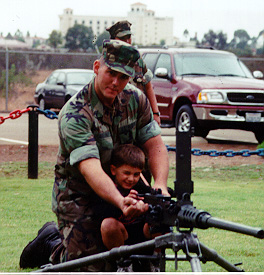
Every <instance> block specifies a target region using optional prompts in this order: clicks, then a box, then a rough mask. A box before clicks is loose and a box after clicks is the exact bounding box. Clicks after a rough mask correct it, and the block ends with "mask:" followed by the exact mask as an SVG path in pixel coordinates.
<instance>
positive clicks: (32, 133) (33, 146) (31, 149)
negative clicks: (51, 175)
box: [28, 110, 38, 179]
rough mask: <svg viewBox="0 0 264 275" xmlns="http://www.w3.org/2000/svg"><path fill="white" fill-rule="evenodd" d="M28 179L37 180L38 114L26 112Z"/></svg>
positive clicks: (33, 111)
mask: <svg viewBox="0 0 264 275" xmlns="http://www.w3.org/2000/svg"><path fill="white" fill-rule="evenodd" d="M28 178H29V179H37V178H38V112H36V111H35V110H32V111H29V112H28Z"/></svg>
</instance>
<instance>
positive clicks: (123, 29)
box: [106, 20, 153, 92]
mask: <svg viewBox="0 0 264 275" xmlns="http://www.w3.org/2000/svg"><path fill="white" fill-rule="evenodd" d="M131 25H132V24H131V23H130V22H128V21H127V20H123V21H118V22H116V23H115V24H114V25H112V26H111V27H109V28H107V29H106V30H107V31H108V32H109V33H110V37H111V39H115V38H119V39H121V40H122V37H124V36H127V35H131V34H132V32H131V29H130V26H131ZM134 69H135V76H134V78H132V79H131V80H130V83H131V84H133V85H135V86H136V87H137V88H139V89H140V90H141V91H143V92H145V85H146V84H148V83H149V82H150V81H151V79H152V78H153V74H152V72H151V70H149V69H148V68H147V66H146V64H145V62H144V61H143V59H142V58H139V59H138V61H137V62H136V63H135V66H134Z"/></svg>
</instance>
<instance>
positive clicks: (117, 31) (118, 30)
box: [106, 20, 132, 39]
mask: <svg viewBox="0 0 264 275" xmlns="http://www.w3.org/2000/svg"><path fill="white" fill-rule="evenodd" d="M131 25H132V24H131V23H129V22H128V21H127V20H123V21H118V22H116V23H115V24H114V25H113V26H111V27H109V28H107V29H106V30H107V31H108V32H109V33H110V36H111V38H112V39H115V38H116V37H117V38H122V37H124V36H126V35H129V34H132V33H131V30H130V26H131Z"/></svg>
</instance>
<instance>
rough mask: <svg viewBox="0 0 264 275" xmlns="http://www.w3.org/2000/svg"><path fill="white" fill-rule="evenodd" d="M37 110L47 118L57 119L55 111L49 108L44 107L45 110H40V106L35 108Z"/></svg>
mask: <svg viewBox="0 0 264 275" xmlns="http://www.w3.org/2000/svg"><path fill="white" fill-rule="evenodd" d="M37 111H38V112H39V113H40V114H43V115H44V116H45V117H47V118H50V119H55V118H56V119H58V116H57V114H56V113H55V112H53V111H51V110H49V109H46V110H42V109H40V108H37Z"/></svg>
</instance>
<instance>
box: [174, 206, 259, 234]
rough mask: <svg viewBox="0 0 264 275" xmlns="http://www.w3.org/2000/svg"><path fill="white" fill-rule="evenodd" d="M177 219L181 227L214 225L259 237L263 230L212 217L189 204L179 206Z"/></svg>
mask: <svg viewBox="0 0 264 275" xmlns="http://www.w3.org/2000/svg"><path fill="white" fill-rule="evenodd" d="M178 219H179V224H180V226H182V227H197V228H201V229H207V228H209V227H215V228H219V229H225V230H229V231H233V232H237V233H242V234H245V235H250V236H253V237H256V238H259V239H263V238H264V230H263V229H261V228H258V227H252V226H247V225H243V224H239V223H234V222H230V221H226V220H222V219H218V218H214V217H212V216H211V215H210V214H209V213H208V212H206V211H203V210H199V209H196V208H195V207H193V206H191V205H183V206H182V207H181V210H180V211H179V213H178Z"/></svg>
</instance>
